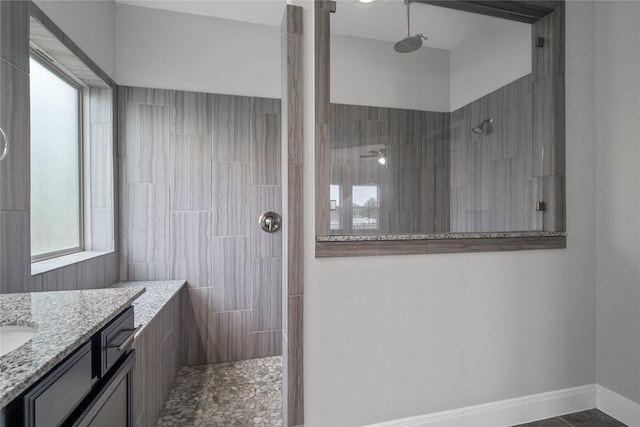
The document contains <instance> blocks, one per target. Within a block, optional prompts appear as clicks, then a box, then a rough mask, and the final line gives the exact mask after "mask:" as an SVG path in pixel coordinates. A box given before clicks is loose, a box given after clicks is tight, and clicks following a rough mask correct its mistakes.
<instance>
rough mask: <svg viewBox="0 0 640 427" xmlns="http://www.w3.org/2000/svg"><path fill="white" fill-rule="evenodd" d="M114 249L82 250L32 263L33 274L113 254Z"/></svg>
mask: <svg viewBox="0 0 640 427" xmlns="http://www.w3.org/2000/svg"><path fill="white" fill-rule="evenodd" d="M112 253H113V251H82V252H77V253H74V254H70V255H63V256H59V257H57V258H51V259H47V260H44V261H39V262H34V263H32V264H31V276H36V275H38V274H42V273H47V272H49V271H53V270H57V269H59V268H63V267H67V266H69V265H73V264H78V263H80V262H83V261H87V260H90V259H93V258H98V257H101V256H105V255H109V254H112Z"/></svg>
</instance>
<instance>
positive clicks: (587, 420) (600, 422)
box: [516, 409, 627, 427]
mask: <svg viewBox="0 0 640 427" xmlns="http://www.w3.org/2000/svg"><path fill="white" fill-rule="evenodd" d="M516 427H627V425H626V424H622V423H621V422H620V421H618V420H616V419H614V418H611V417H610V416H609V415H607V414H605V413H604V412H602V411H599V410H597V409H591V410H589V411H582V412H576V413H574V414H569V415H563V416H561V417H556V418H549V419H546V420H540V421H535V422H533V423H527V424H520V425H519V426H516Z"/></svg>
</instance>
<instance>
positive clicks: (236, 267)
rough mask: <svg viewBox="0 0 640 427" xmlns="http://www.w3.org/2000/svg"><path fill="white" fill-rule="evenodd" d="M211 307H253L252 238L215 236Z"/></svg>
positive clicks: (223, 308) (214, 308)
mask: <svg viewBox="0 0 640 427" xmlns="http://www.w3.org/2000/svg"><path fill="white" fill-rule="evenodd" d="M212 256H213V263H212V266H213V283H212V290H213V294H212V298H211V309H212V310H213V311H234V310H250V309H251V258H250V257H251V249H250V246H249V238H248V237H214V238H213V250H212Z"/></svg>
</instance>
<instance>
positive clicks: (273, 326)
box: [251, 258, 282, 332]
mask: <svg viewBox="0 0 640 427" xmlns="http://www.w3.org/2000/svg"><path fill="white" fill-rule="evenodd" d="M281 292H282V259H280V258H266V259H254V260H253V261H252V269H251V300H252V308H253V310H252V312H251V331H252V332H258V331H271V330H279V329H281V328H282V318H281V316H282V293H281Z"/></svg>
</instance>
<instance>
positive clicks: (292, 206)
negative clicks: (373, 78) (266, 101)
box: [282, 5, 304, 426]
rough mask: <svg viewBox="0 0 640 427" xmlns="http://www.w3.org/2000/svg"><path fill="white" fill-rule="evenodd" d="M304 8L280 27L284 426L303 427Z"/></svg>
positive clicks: (289, 9) (289, 13) (289, 10)
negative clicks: (299, 426)
mask: <svg viewBox="0 0 640 427" xmlns="http://www.w3.org/2000/svg"><path fill="white" fill-rule="evenodd" d="M302 45H303V31H302V8H301V7H299V6H293V5H287V6H286V10H285V15H284V18H283V23H282V53H283V54H282V129H283V132H282V135H283V142H282V154H283V161H282V165H283V168H282V172H283V174H284V177H283V180H282V183H283V185H282V189H283V197H282V200H284V201H285V204H284V209H283V216H284V226H283V233H284V234H283V239H282V245H283V257H282V262H283V269H282V271H283V275H282V295H283V304H282V307H283V310H282V316H283V318H282V325H283V336H282V356H283V374H284V375H283V402H284V410H283V421H284V422H283V425H285V426H296V425H303V424H304V394H303V391H304V390H303V386H304V382H303V358H302V350H303V339H302V338H303V337H302V334H303V328H302V324H303V323H302V321H303V296H304V274H303V267H304V212H303V198H302V194H303V193H302V192H303V183H304V182H303V168H304V157H303V149H304V141H303V92H302V91H303V82H302V66H303V65H302V60H303V58H302Z"/></svg>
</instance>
